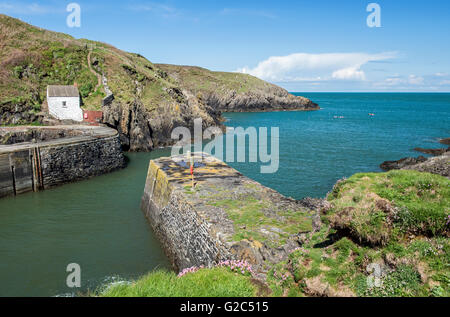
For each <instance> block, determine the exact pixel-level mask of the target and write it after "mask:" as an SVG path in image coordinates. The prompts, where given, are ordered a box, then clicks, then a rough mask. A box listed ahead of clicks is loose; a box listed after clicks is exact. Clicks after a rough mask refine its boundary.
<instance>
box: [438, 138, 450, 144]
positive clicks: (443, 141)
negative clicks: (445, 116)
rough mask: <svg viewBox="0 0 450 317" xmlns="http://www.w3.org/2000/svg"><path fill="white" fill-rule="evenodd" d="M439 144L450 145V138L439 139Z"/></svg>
mask: <svg viewBox="0 0 450 317" xmlns="http://www.w3.org/2000/svg"><path fill="white" fill-rule="evenodd" d="M439 143H441V144H445V145H450V138H446V139H441V140H439Z"/></svg>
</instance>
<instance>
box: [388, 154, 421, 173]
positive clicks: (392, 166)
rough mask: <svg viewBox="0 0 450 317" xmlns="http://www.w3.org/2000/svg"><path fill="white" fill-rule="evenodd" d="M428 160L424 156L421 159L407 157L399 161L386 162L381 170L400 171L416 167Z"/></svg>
mask: <svg viewBox="0 0 450 317" xmlns="http://www.w3.org/2000/svg"><path fill="white" fill-rule="evenodd" d="M426 160H427V158H426V157H424V156H419V157H405V158H402V159H400V160H397V161H385V162H383V163H381V165H380V168H381V169H383V170H385V171H390V170H399V169H402V168H404V167H406V166H411V165H416V164H418V163H422V162H425V161H426Z"/></svg>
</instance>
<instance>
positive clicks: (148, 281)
mask: <svg viewBox="0 0 450 317" xmlns="http://www.w3.org/2000/svg"><path fill="white" fill-rule="evenodd" d="M256 294H257V287H256V286H255V285H254V284H252V281H251V279H250V278H249V277H247V276H243V275H240V274H238V273H233V272H231V271H229V270H228V269H226V268H214V269H200V270H198V271H197V272H194V273H189V274H186V275H184V276H181V277H177V275H176V274H175V273H172V272H164V271H156V272H153V273H150V274H148V275H146V276H144V277H142V278H141V279H139V280H138V281H135V282H133V283H131V284H119V285H114V286H108V287H107V288H106V289H105V290H101V291H100V292H98V295H99V296H105V297H209V296H211V297H252V296H255V295H256Z"/></svg>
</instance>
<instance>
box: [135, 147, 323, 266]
mask: <svg viewBox="0 0 450 317" xmlns="http://www.w3.org/2000/svg"><path fill="white" fill-rule="evenodd" d="M194 158H195V169H194V174H195V187H194V188H192V185H191V175H190V171H189V163H187V162H189V159H188V157H187V156H183V155H180V156H175V157H171V158H160V159H157V160H152V161H150V166H149V169H148V175H147V180H146V184H145V190H144V195H143V197H142V204H141V207H142V210H143V212H144V213H145V215H146V217H147V219H148V220H149V222H150V224H151V226H152V227H153V229H154V231H155V233H156V235H157V236H158V238H159V240H160V242H161V243H162V245H163V248H164V250H165V251H166V254H167V255H168V257H169V259H170V261H171V262H172V264H173V266H174V268H175V269H176V270H177V271H182V270H183V269H185V268H189V267H193V266H197V267H198V266H202V265H203V266H207V267H208V266H213V265H216V264H217V263H220V262H221V261H224V260H245V261H247V262H249V263H251V264H252V266H253V269H254V270H255V271H256V272H258V273H260V274H263V273H265V272H266V271H267V270H268V269H269V268H270V267H271V266H272V265H273V264H275V263H278V262H279V261H282V260H285V259H286V258H287V256H288V255H289V254H290V253H291V252H292V251H293V250H295V249H296V248H298V247H300V246H301V245H302V241H304V239H305V237H306V236H308V235H309V234H310V233H311V232H312V231H313V230H316V229H318V228H317V215H316V214H315V212H313V211H311V210H310V209H307V208H305V207H304V206H303V205H302V204H301V203H300V202H298V201H296V200H294V199H291V198H287V197H284V196H283V195H281V194H280V193H278V192H276V191H274V190H272V189H270V188H267V187H265V186H262V185H261V184H259V183H257V182H255V181H253V180H251V179H249V178H247V177H245V176H243V175H242V174H241V173H239V172H238V171H236V170H235V169H233V168H231V167H229V166H228V165H227V164H225V163H223V162H222V161H220V160H218V159H216V158H214V157H212V156H210V155H207V154H204V153H196V154H195V155H194ZM313 223H314V225H313ZM313 227H314V228H313Z"/></svg>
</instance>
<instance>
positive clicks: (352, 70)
mask: <svg viewBox="0 0 450 317" xmlns="http://www.w3.org/2000/svg"><path fill="white" fill-rule="evenodd" d="M331 77H333V78H334V79H345V80H351V79H354V80H365V79H366V75H365V74H364V72H363V71H362V70H361V69H359V68H357V67H348V68H343V69H340V70H337V71H335V72H333V74H332V75H331Z"/></svg>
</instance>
